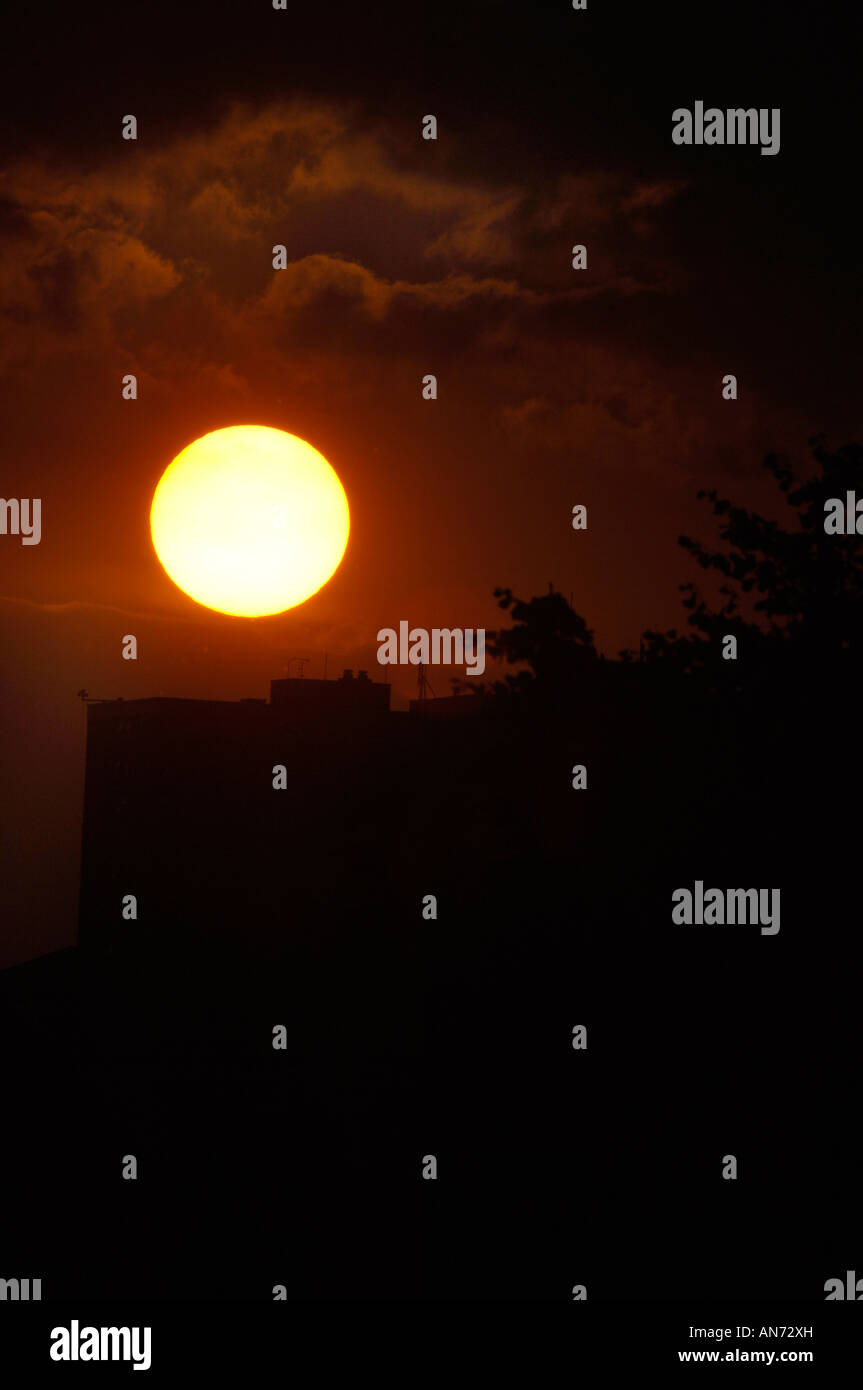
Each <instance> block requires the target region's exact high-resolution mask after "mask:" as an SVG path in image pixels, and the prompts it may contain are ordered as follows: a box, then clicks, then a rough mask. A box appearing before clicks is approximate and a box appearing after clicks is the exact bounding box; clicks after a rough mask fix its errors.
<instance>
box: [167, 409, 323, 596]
mask: <svg viewBox="0 0 863 1390" xmlns="http://www.w3.org/2000/svg"><path fill="white" fill-rule="evenodd" d="M349 530H350V513H349V511H348V499H347V497H346V496H345V490H344V488H343V487H342V485H341V483H340V481H339V478H338V475H337V474H336V472H335V469H333V468H332V467H331V465H330V464H329V463H327V460H326V459H325V458H324V456H323V454H320V453H318V451H317V449H315V448H313V447H312V445H311V444H307V443H306V441H305V440H304V439H299V438H298V437H297V436H296V435H295V434H288V433H287V431H285V430H275V429H270V428H268V427H267V426H266V425H233V426H231V427H230V428H229V429H224V430H214V431H213V432H212V434H205V435H202V437H201V438H200V439H196V440H195V442H194V443H193V444H189V445H188V447H187V448H185V449H183V451H182V453H179V454H178V455H177V457H176V458H175V459H174V461H173V463H171V464H169V466H168V467H167V468H166V469H165V472H164V473H163V474H162V477H161V478H160V480H159V483H158V486H157V487H156V491H155V493H154V494H153V505H152V507H151V508H150V534H151V535H152V537H153V546H154V548H155V551H156V554H157V555H158V557H159V560H160V561H161V563H162V565H163V566H164V568H165V569H166V571H167V573H168V574H169V576H170V577H171V579H173V581H174V583H175V584H177V585H179V587H180V588H181V589H182V590H183V591H184V592H185V593H187V594H188V595H189V597H190V598H193V599H194V600H195V602H196V603H201V604H203V605H204V607H205V608H214V609H216V610H217V611H218V612H220V613H230V614H234V615H236V616H241V617H247V618H260V617H264V616H265V615H266V614H269V613H282V612H284V610H285V609H286V608H294V607H295V606H296V605H297V604H298V603H303V602H304V601H305V600H306V599H307V598H309V597H310V596H311V595H312V594H314V593H315V592H316V591H317V590H318V589H320V588H321V586H322V585H323V584H326V582H327V580H328V579H329V578H330V576H331V575H332V574H333V573H334V572H335V570H336V569H337V568H338V566H339V563H340V562H341V559H342V556H343V555H344V553H345V548H346V546H347V543H348V532H349Z"/></svg>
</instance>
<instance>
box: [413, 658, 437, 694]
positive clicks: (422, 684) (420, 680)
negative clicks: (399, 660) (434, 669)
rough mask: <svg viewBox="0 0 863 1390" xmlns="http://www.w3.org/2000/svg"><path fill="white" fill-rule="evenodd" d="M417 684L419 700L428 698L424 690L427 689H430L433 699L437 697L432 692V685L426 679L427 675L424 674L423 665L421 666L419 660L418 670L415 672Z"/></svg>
mask: <svg viewBox="0 0 863 1390" xmlns="http://www.w3.org/2000/svg"><path fill="white" fill-rule="evenodd" d="M417 686H418V688H419V698H420V699H421V700H426V699H428V696H427V695H426V691H427V690H430V691H431V693H432V696H433V697H434V699H435V700H436V699H437V695H435V692H434V686H433V685H432V683H431V681H430V680H429V679H428V677H427V675H426V670H425V667H424V666H423V664H422V662H420V664H419V671H418V673H417Z"/></svg>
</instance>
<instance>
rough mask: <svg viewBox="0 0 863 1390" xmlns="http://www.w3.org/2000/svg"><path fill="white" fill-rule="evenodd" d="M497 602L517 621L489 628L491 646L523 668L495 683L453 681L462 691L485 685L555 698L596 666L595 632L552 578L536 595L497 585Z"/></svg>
mask: <svg viewBox="0 0 863 1390" xmlns="http://www.w3.org/2000/svg"><path fill="white" fill-rule="evenodd" d="M494 596H495V598H496V599H497V601H498V607H499V608H503V609H504V610H505V611H507V612H510V613H511V614H512V618H513V625H512V627H508V628H499V629H497V630H496V631H493V632H492V631H490V632H488V633H486V650H487V652H488V653H489V655H490V656H491V657H493V658H494V659H495V660H497V661H506V662H507V663H509V664H510V665H513V666H521V667H522V669H521V670H520V671H517V672H516V673H515V674H507V675H506V676H505V677H504V679H503V680H502V681H494V682H492V684H491V686H483V687H482V688H480V687H478V686H477V684H476V682H470V683H468V682H466V681H454V682H453V685H454V687H455V688H456V689H457V690H458V691H459V692H463V691H467V690H468V689H471V690H473V691H474V692H475V693H477V692H479V691H480V689H481V692H482V693H486V694H487V693H493V694H494V695H496V696H498V697H501V696H513V695H522V696H531V697H537V698H550V697H558V696H560V695H566V694H568V693H572V692H574V691H575V690H577V689H578V688H579V686H580V684H581V683H582V681H583V678H584V676H585V675H587V674H588V673H589V672H590V671H591V670H593V669H595V667H596V664H597V662H598V661H599V657H598V654H597V651H596V647H595V646H594V644H593V632H592V631H591V629H590V628H589V627H588V626H587V623H586V622H585V620H584V618H582V617H581V616H580V615H579V614H578V613H576V612H575V610H574V609H573V608H571V607H570V605H569V604H568V603H567V601H566V599H565V598H564V596H563V594H561V593H558V592H557V591H556V590H555V588H554V586H553V585H552V584H549V586H548V593H547V594H542V595H540V596H538V597H536V598H531V599H520V598H516V597H515V595H514V594H513V592H512V589H504V588H497V589H495V590H494Z"/></svg>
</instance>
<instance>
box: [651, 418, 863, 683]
mask: <svg viewBox="0 0 863 1390" xmlns="http://www.w3.org/2000/svg"><path fill="white" fill-rule="evenodd" d="M809 444H810V447H811V450H812V454H813V457H814V459H815V463H816V465H817V467H816V470H815V472H814V473H812V474H811V476H809V477H808V478H807V479H805V480H803V481H801V480H800V479H799V478H798V477H796V476H795V474H794V472H793V470H792V468H791V466H790V464H789V463H788V462H787V461H786V460H784V459H782V458H780V457H779V456H778V455H776V454H768V455H767V457H766V458H765V460H764V467H765V468H766V469H767V471H768V472H769V473H770V474H771V475H772V476H773V477H774V478H775V479H776V482H777V483H778V485H779V488H780V491H781V492H782V494H783V495H784V497H785V498H786V501H787V502H788V504H789V506H790V508H791V509H792V512H793V516H794V524H793V525H792V526H791V527H788V528H786V527H784V526H782V525H780V524H779V523H778V522H776V521H770V520H768V519H766V518H765V517H763V516H760V515H759V514H758V513H757V512H751V511H749V510H747V509H746V508H745V507H738V506H735V505H734V504H733V503H732V502H730V501H729V500H728V499H727V498H723V497H720V496H719V494H718V493H717V492H716V491H715V489H711V490H706V489H702V490H701V491H700V492H699V493H698V496H699V498H706V499H707V500H708V501H709V502H710V503H711V505H712V508H713V515H714V516H715V517H716V518H718V520H719V522H720V531H719V534H720V539H721V541H722V542H723V543H724V544H723V548H722V549H710V548H709V547H707V546H705V545H704V544H702V542H701V541H697V540H692V539H690V537H688V536H681V537H680V538H679V542H678V543H679V544H680V545H681V546H682V547H683V548H684V549H685V550H687V551H689V553H690V554H691V555H692V556H693V557H694V558H695V560H696V562H697V563H698V564H699V565H700V566H701V568H702V569H704V570H713V571H715V572H716V573H718V574H720V575H722V577H723V582H722V584H721V585H720V589H719V592H720V594H721V595H722V602H721V603H720V604H719V606H718V607H716V608H711V607H710V606H709V604H708V602H707V600H706V599H705V598H704V597H703V595H702V594H701V592H700V591H699V589H698V587H697V586H696V585H695V584H694V583H686V584H681V585H680V586H679V588H680V591H681V593H682V594H683V595H684V598H683V605H684V607H685V608H686V609H688V610H689V618H688V623H689V626H690V628H691V629H692V631H691V633H690V634H688V635H680V634H678V633H677V631H676V630H675V629H670V630H669V631H667V632H665V633H657V632H652V631H648V632H645V634H644V653H645V656H646V657H647V659H648V660H653V661H656V660H662V659H665V660H669V659H671V660H672V661H674V662H675V663H679V664H681V665H682V666H684V667H685V668H686V669H689V670H695V669H698V668H699V667H702V666H704V665H705V664H706V662H707V661H708V660H709V661H710V662H711V664H713V662H714V661H715V655H716V653H717V651H718V650H719V645H718V644H719V641H720V639H721V637H722V636H724V635H725V634H726V633H734V634H736V635H738V637H743V638H745V640H746V642H747V644H748V651H749V653H750V654H754V653H756V652H757V653H758V654H759V655H761V656H762V657H764V656H768V655H769V656H770V658H771V659H772V660H773V659H775V660H776V661H777V662H778V663H779V665H780V666H782V665H784V660H785V658H787V657H789V656H791V655H793V656H794V657H795V658H799V657H801V656H802V655H803V654H804V653H809V654H811V655H813V656H816V657H818V658H819V659H820V660H822V661H830V662H831V663H834V662H836V661H841V662H843V664H844V665H845V666H846V667H850V666H851V664H852V663H853V664H854V665H856V664H858V663H859V658H860V651H861V632H863V627H861V620H863V558H861V552H860V548H859V545H858V542H857V537H856V536H834V535H827V534H826V533H825V530H824V517H825V503H826V502H827V501H828V500H829V499H830V498H836V497H838V498H841V499H842V500H843V502H844V499H845V495H846V492H848V491H856V492H858V493H861V495H863V447H861V446H860V445H859V444H847V445H845V446H844V447H843V448H840V449H838V450H835V451H833V452H831V451H830V450H829V449H828V448H827V447H826V446H825V443H824V436H823V435H818V436H815V437H814V438H812V439H810V440H809Z"/></svg>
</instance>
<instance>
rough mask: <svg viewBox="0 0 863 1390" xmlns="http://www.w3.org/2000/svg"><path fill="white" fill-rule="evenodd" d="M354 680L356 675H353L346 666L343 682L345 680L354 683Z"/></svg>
mask: <svg viewBox="0 0 863 1390" xmlns="http://www.w3.org/2000/svg"><path fill="white" fill-rule="evenodd" d="M353 678H354V673H353V671H351V670H350V669H349V668H348V667H347V666H346V667H345V669H344V671H343V672H342V680H343V681H352V680H353Z"/></svg>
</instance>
